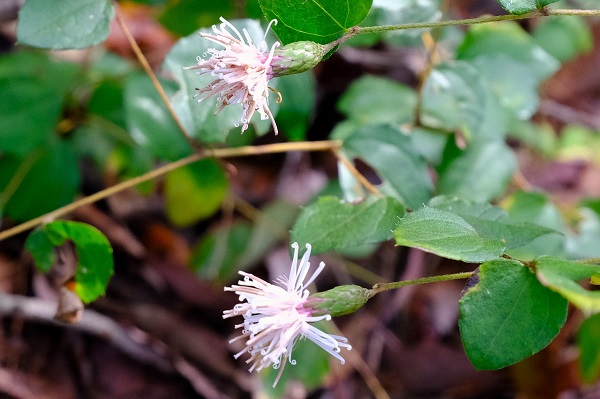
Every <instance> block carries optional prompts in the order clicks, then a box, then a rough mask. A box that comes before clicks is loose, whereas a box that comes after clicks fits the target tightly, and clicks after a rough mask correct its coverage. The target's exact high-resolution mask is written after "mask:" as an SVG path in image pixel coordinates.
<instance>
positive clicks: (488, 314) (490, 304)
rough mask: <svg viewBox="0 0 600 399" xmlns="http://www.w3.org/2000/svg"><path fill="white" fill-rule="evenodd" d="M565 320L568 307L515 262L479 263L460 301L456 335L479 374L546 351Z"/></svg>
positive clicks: (530, 272) (529, 271)
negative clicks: (458, 336) (458, 330)
mask: <svg viewBox="0 0 600 399" xmlns="http://www.w3.org/2000/svg"><path fill="white" fill-rule="evenodd" d="M566 318H567V301H566V300H565V299H563V298H562V297H561V296H560V295H558V294H556V293H555V292H553V291H551V290H550V289H548V288H546V287H544V286H543V285H542V284H540V282H539V281H538V280H537V279H536V276H535V274H534V273H533V272H532V271H531V270H529V269H528V268H526V267H525V266H523V264H522V263H520V262H517V261H514V260H505V259H497V260H492V261H489V262H485V263H483V264H482V265H481V266H480V267H479V269H478V272H477V274H475V275H474V276H473V277H472V279H471V280H470V281H469V282H468V283H467V288H465V291H464V292H463V296H462V298H461V299H460V320H459V324H458V325H459V327H460V335H461V338H462V341H463V345H464V347H465V351H466V352H467V355H468V356H469V359H470V360H471V362H472V363H473V365H474V366H475V367H476V368H477V369H479V370H494V369H499V368H503V367H506V366H510V365H511V364H514V363H516V362H518V361H520V360H522V359H524V358H526V357H529V356H531V355H533V354H534V353H536V352H538V351H540V350H541V349H543V348H544V347H546V345H548V344H549V343H550V342H551V341H552V340H553V339H554V337H556V335H557V334H558V332H559V331H560V329H561V327H562V326H563V324H564V323H565V320H566Z"/></svg>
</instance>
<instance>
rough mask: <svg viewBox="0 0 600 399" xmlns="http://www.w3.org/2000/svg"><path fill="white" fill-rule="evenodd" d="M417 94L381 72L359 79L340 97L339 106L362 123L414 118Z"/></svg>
mask: <svg viewBox="0 0 600 399" xmlns="http://www.w3.org/2000/svg"><path fill="white" fill-rule="evenodd" d="M416 105H417V95H416V93H415V91H414V90H413V89H411V88H410V87H408V86H405V85H403V84H401V83H398V82H396V81H393V80H391V79H386V78H382V77H377V76H371V75H367V76H363V77H361V78H360V79H357V80H355V81H354V82H353V83H352V84H351V85H350V87H349V88H348V90H346V92H345V93H344V95H343V96H342V97H341V98H340V100H339V102H338V104H337V107H338V109H339V110H340V111H341V112H343V113H344V114H345V115H346V116H347V117H348V118H350V119H353V120H356V121H358V122H360V123H362V124H368V123H373V124H386V123H389V124H397V125H401V124H404V123H408V122H412V120H413V118H414V112H415V107H416Z"/></svg>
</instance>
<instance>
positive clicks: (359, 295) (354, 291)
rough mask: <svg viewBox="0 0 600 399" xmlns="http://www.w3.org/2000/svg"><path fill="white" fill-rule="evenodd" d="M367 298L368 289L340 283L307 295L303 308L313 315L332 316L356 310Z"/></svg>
mask: <svg viewBox="0 0 600 399" xmlns="http://www.w3.org/2000/svg"><path fill="white" fill-rule="evenodd" d="M368 300H369V290H368V289H366V288H363V287H359V286H358V285H354V284H353V285H340V286H339V287H335V288H332V289H330V290H327V291H324V292H318V293H316V294H313V295H311V296H309V297H308V299H307V300H306V302H305V303H304V304H303V307H304V308H310V309H312V310H313V313H312V315H313V316H322V315H325V314H329V315H331V316H333V317H335V316H343V315H345V314H349V313H353V312H356V311H357V310H358V309H360V308H361V307H362V306H363V305H364V304H365V303H367V301H368Z"/></svg>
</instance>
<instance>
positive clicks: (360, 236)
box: [291, 197, 404, 254]
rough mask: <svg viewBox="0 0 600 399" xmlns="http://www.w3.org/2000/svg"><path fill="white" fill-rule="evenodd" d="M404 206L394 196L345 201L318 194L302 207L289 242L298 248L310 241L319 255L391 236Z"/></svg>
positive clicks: (387, 238) (313, 250) (386, 238)
mask: <svg viewBox="0 0 600 399" xmlns="http://www.w3.org/2000/svg"><path fill="white" fill-rule="evenodd" d="M403 214H404V207H403V206H402V205H401V204H400V203H399V202H398V201H396V200H395V199H393V198H390V197H386V198H375V197H370V198H368V199H366V200H364V201H363V202H361V203H358V204H348V203H345V202H342V201H340V200H339V199H338V198H335V197H321V198H319V200H318V201H317V202H315V203H313V204H311V205H309V206H307V207H305V208H304V209H302V212H301V213H300V216H298V219H297V220H296V223H295V224H294V227H293V228H292V236H291V241H292V242H294V241H295V242H297V243H298V244H299V245H300V247H301V248H303V247H304V245H305V244H306V243H309V244H312V253H313V254H319V253H323V252H327V251H332V250H339V249H343V248H350V247H353V246H357V245H363V244H369V243H377V242H381V241H385V240H389V239H390V238H392V229H393V228H394V226H395V224H396V222H397V220H398V217H400V216H402V215H403Z"/></svg>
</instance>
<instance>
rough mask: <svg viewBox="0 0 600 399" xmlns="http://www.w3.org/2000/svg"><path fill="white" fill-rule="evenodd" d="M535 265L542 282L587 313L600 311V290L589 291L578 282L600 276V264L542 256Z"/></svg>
mask: <svg viewBox="0 0 600 399" xmlns="http://www.w3.org/2000/svg"><path fill="white" fill-rule="evenodd" d="M534 267H535V269H536V273H537V277H538V279H539V280H540V282H541V283H542V284H544V285H545V286H547V287H548V288H550V289H552V290H554V291H556V292H558V293H559V294H561V295H562V296H563V297H565V298H566V299H567V300H568V301H569V302H571V303H572V304H573V305H575V306H577V307H578V308H579V309H581V310H582V311H583V312H584V313H585V314H587V315H590V314H593V313H598V312H600V292H599V291H593V292H592V291H587V290H585V289H584V288H583V287H582V286H580V285H579V284H577V281H580V280H583V279H589V278H591V277H596V278H598V277H600V266H598V265H586V264H584V263H579V262H572V261H568V260H565V259H560V258H551V257H541V258H538V259H536V260H535V262H534Z"/></svg>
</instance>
